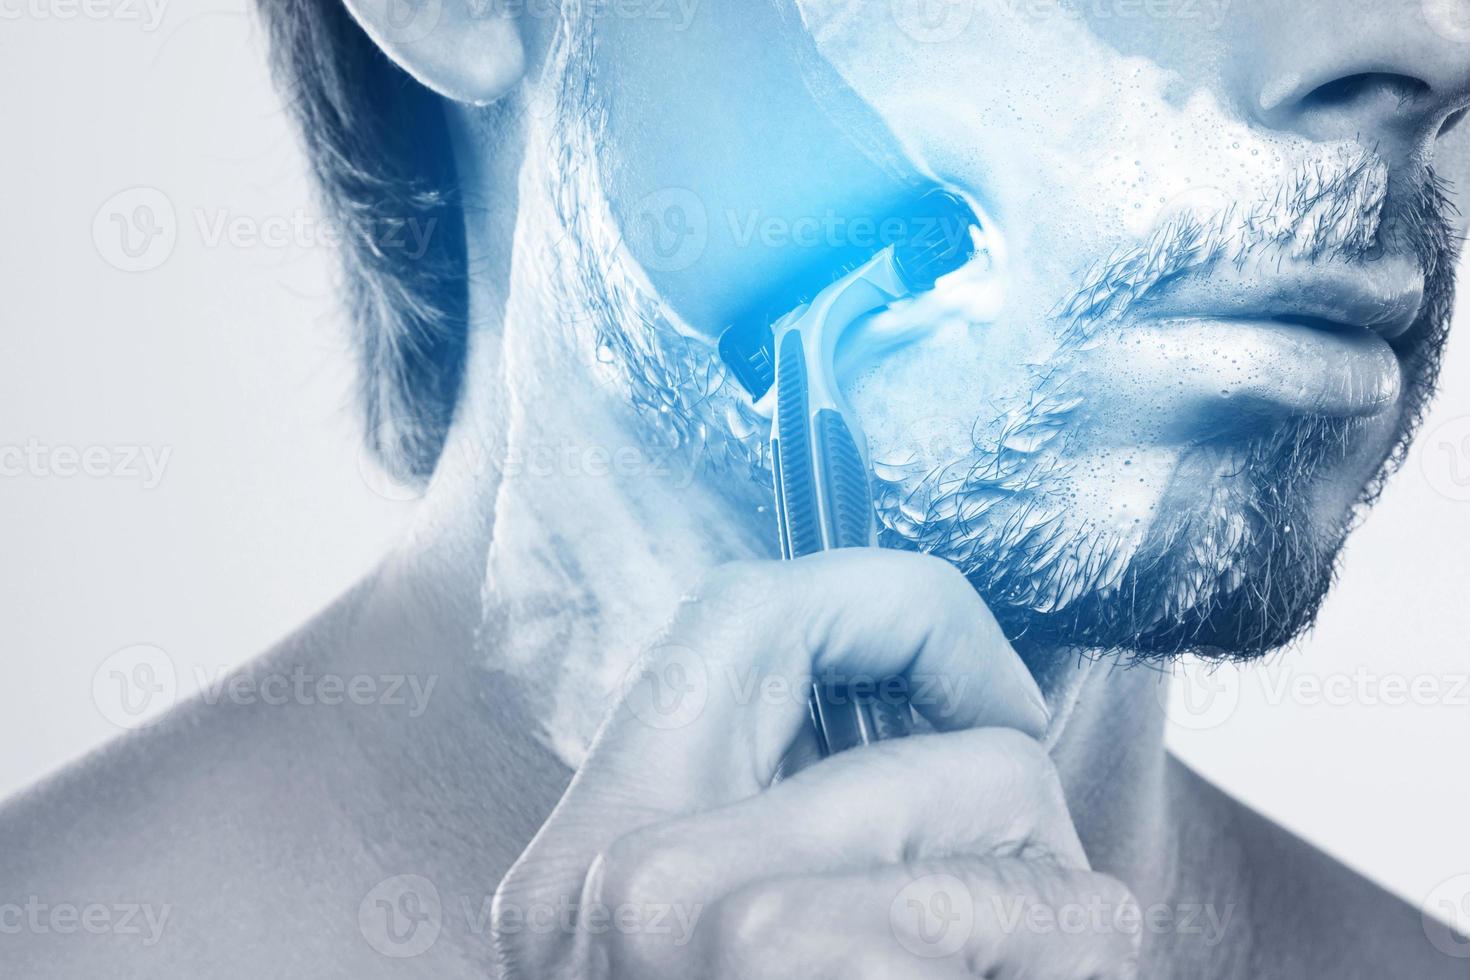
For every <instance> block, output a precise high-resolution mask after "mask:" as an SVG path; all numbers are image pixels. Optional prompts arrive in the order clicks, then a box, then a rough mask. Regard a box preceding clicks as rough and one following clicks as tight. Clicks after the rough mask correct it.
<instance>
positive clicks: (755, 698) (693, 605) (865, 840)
mask: <svg viewBox="0 0 1470 980" xmlns="http://www.w3.org/2000/svg"><path fill="white" fill-rule="evenodd" d="M834 675H836V676H840V677H842V678H864V677H866V678H881V677H889V676H894V675H902V676H904V677H906V678H908V680H909V690H910V692H911V696H912V700H913V703H914V707H915V709H916V710H917V711H918V712H919V713H920V714H921V715H922V716H923V717H924V718H925V719H926V720H927V721H928V722H929V723H930V724H931V725H932V726H933V727H934V729H936V731H935V732H933V733H929V734H918V735H914V736H911V737H909V738H904V739H898V740H894V741H890V742H882V743H878V744H875V745H871V746H867V747H864V748H860V749H854V750H851V751H849V752H845V753H842V754H839V755H836V756H834V757H832V758H830V759H827V760H824V761H822V762H820V763H817V764H816V765H813V766H811V767H809V768H807V769H804V770H802V771H800V772H798V773H796V774H795V775H794V776H792V777H790V778H788V779H782V780H780V781H774V777H775V774H776V773H777V771H778V767H779V766H780V763H781V760H782V759H783V757H784V756H785V755H786V753H787V752H788V750H789V749H790V748H791V746H792V745H793V744H795V743H796V742H798V741H799V740H800V739H801V738H803V737H804V733H805V732H806V731H807V726H808V720H807V708H806V693H805V692H806V691H807V690H808V689H809V687H808V684H809V682H810V679H811V678H812V677H813V676H815V677H816V678H817V679H822V678H825V677H830V676H834ZM634 676H635V678H636V680H635V682H634V683H633V684H632V685H631V686H630V688H629V690H628V692H627V693H626V695H625V696H624V697H623V699H622V700H621V702H620V703H619V704H618V706H617V707H616V708H615V709H614V710H613V712H612V713H611V715H610V716H609V718H608V719H607V721H606V722H605V723H604V725H603V728H602V730H601V731H600V733H599V734H598V737H597V739H596V740H595V742H594V743H593V746H592V749H591V751H590V753H589V755H588V758H587V761H586V763H585V764H584V765H583V766H582V768H581V769H580V770H579V771H578V772H577V774H576V776H575V777H574V778H573V780H572V783H571V785H570V787H569V788H568V789H567V792H566V795H565V796H564V797H563V798H562V800H561V802H560V803H559V804H558V806H557V808H556V810H555V812H553V813H552V815H551V817H550V818H549V819H548V820H547V822H546V824H545V825H544V826H543V827H542V828H541V831H540V833H539V834H537V836H536V838H535V840H533V841H532V842H531V845H530V846H529V847H528V848H527V849H526V851H525V853H524V854H522V855H521V857H520V859H519V860H518V861H517V862H516V864H515V866H514V867H513V868H512V869H511V871H510V873H509V874H508V875H507V876H506V878H505V880H504V881H503V882H502V883H501V885H500V888H499V890H498V891H497V893H496V897H495V907H494V915H493V924H494V938H495V943H496V948H497V952H498V955H499V957H500V962H501V964H502V971H503V976H504V977H506V978H507V980H520V978H527V980H548V978H558V980H597V978H615V980H665V978H667V980H674V978H678V980H689V978H741V980H746V978H760V980H780V978H786V977H790V978H802V980H808V978H813V977H834V978H836V977H840V978H842V980H859V978H869V977H871V978H884V980H888V978H894V977H1038V978H1048V980H1062V978H1070V977H1078V978H1101V977H1130V976H1133V975H1134V962H1135V959H1136V948H1137V947H1136V939H1137V932H1136V930H1133V931H1130V930H1127V929H1123V928H1115V927H1113V923H1115V922H1119V921H1127V919H1126V918H1125V916H1124V915H1123V914H1115V913H1126V912H1127V911H1128V910H1130V909H1133V908H1134V907H1135V906H1134V904H1133V900H1132V898H1131V896H1130V895H1129V894H1128V891H1127V889H1126V888H1125V887H1124V886H1123V885H1122V884H1121V883H1119V882H1118V881H1116V880H1114V879H1111V878H1108V877H1106V876H1104V875H1100V874H1095V873H1093V872H1092V871H1091V870H1090V869H1089V866H1088V862H1087V857H1086V856H1085V855H1084V854H1083V851H1082V845H1081V843H1080V842H1079V841H1078V839H1077V833H1076V830H1075V829H1074V827H1073V824H1072V820H1071V816H1070V815H1069V813H1068V812H1067V805H1066V801H1065V800H1064V799H1063V796H1062V790H1061V785H1060V783H1059V781H1058V778H1057V774H1056V771H1055V770H1054V769H1053V767H1052V764H1051V761H1050V759H1049V758H1048V756H1047V754H1046V751H1045V750H1044V749H1043V748H1042V747H1041V745H1040V743H1039V742H1038V741H1037V740H1036V739H1037V738H1038V737H1039V736H1041V735H1042V734H1043V733H1044V731H1045V728H1046V723H1047V714H1046V708H1045V705H1044V702H1043V701H1042V699H1041V694H1040V692H1039V691H1038V690H1037V688H1036V684H1035V682H1034V681H1033V680H1032V678H1031V675H1030V673H1029V672H1028V671H1027V670H1026V668H1025V666H1024V665H1023V664H1022V663H1021V661H1020V659H1019V658H1018V657H1017V656H1016V654H1015V652H1014V651H1013V650H1012V649H1011V647H1010V644H1009V643H1007V641H1006V640H1005V638H1004V636H1003V635H1002V634H1001V631H1000V629H999V627H998V626H997V625H996V623H995V620H994V618H993V617H992V616H991V615H990V612H989V610H988V609H987V608H986V607H985V605H984V603H983V602H981V601H980V599H979V598H978V597H977V596H976V594H975V592H974V590H973V589H972V588H971V587H970V586H969V584H968V583H967V582H966V581H965V580H964V578H963V577H962V576H961V575H960V574H959V573H958V572H956V571H955V570H954V569H953V568H951V567H950V566H949V565H947V564H945V563H943V562H941V561H939V560H937V559H933V558H928V557H923V556H918V555H913V554H906V553H901V552H891V551H879V550H874V549H851V550H845V551H836V552H828V553H826V554H822V555H816V556H813V557H811V558H803V559H801V560H799V561H795V562H758V563H741V564H737V565H732V566H725V567H724V568H722V569H720V570H718V571H716V572H715V573H714V574H713V575H711V576H710V577H709V579H708V580H707V581H706V582H705V583H704V584H703V586H702V587H701V588H700V589H698V590H697V591H696V592H695V593H694V594H693V595H692V596H691V597H689V598H687V599H685V600H684V601H683V603H682V604H681V606H680V609H679V611H678V614H677V616H676V617H675V619H674V621H673V623H672V624H671V625H670V626H669V627H668V629H667V630H666V632H665V634H664V636H663V638H662V640H661V641H660V642H659V643H658V644H657V645H656V646H655V648H654V649H653V650H652V651H651V652H650V653H649V655H648V656H647V658H645V660H644V662H643V664H642V666H641V667H640V669H639V670H638V671H637V672H636V673H635V675H634ZM804 682H805V683H804ZM926 692H927V693H926ZM1088 910H1091V911H1090V912H1089V911H1088ZM1069 911H1070V912H1071V913H1072V915H1071V916H1070V918H1069V917H1068V913H1069ZM1099 911H1101V913H1102V914H1100V915H1099V914H1098V913H1099ZM1048 916H1050V917H1051V918H1050V920H1048ZM1048 921H1050V925H1048ZM1131 921H1133V922H1137V921H1138V920H1137V918H1136V915H1135V916H1133V917H1132V920H1131ZM1070 923H1080V925H1081V928H1067V926H1068V925H1069V924H1070Z"/></svg>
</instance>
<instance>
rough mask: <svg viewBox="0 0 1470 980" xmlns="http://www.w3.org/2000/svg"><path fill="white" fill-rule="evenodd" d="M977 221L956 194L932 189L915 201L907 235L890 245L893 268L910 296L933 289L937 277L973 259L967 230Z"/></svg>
mask: <svg viewBox="0 0 1470 980" xmlns="http://www.w3.org/2000/svg"><path fill="white" fill-rule="evenodd" d="M979 223H980V222H979V220H978V219H976V217H975V212H974V211H972V210H970V206H969V205H968V204H966V203H965V201H964V199H963V198H961V197H960V196H959V195H957V194H952V193H950V192H949V191H946V190H939V189H936V190H932V191H929V192H928V193H927V194H925V195H924V196H923V197H921V198H919V206H918V208H917V209H916V213H915V215H914V217H913V218H912V219H910V222H909V234H908V235H907V236H906V237H905V238H904V239H903V240H902V241H897V242H894V243H893V267H894V269H896V270H897V272H898V274H899V277H900V278H902V279H903V282H904V285H905V286H907V287H908V289H909V292H911V293H924V292H928V291H929V290H931V289H933V288H934V284H935V283H936V282H937V281H938V280H939V277H940V276H944V275H948V274H949V273H951V272H954V271H955V270H956V269H958V268H959V267H960V266H962V265H964V264H965V263H966V262H968V261H970V259H972V258H974V257H975V240H974V236H972V235H971V234H970V229H971V228H973V227H975V226H976V225H978V224H979Z"/></svg>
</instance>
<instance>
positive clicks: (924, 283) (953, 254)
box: [720, 188, 980, 401]
mask: <svg viewBox="0 0 1470 980" xmlns="http://www.w3.org/2000/svg"><path fill="white" fill-rule="evenodd" d="M891 218H893V219H896V220H887V219H885V220H882V221H879V222H878V227H879V229H880V231H881V235H880V240H879V243H878V247H877V248H875V249H874V250H873V252H872V253H869V255H868V256H867V257H871V255H872V254H876V253H877V252H879V251H882V250H883V249H884V248H888V247H889V246H892V247H893V266H894V270H895V271H896V272H897V273H898V276H899V278H900V279H901V280H902V281H903V284H904V286H905V287H906V288H907V289H908V291H909V292H910V293H922V292H927V291H928V290H930V289H933V288H934V283H935V282H936V281H937V280H938V279H939V278H940V277H941V276H943V275H945V274H947V273H950V272H953V271H955V270H956V269H958V268H959V267H960V266H962V265H964V264H965V263H966V262H968V261H969V260H970V259H971V258H973V257H974V255H975V242H974V237H973V236H972V235H971V234H970V229H971V228H974V227H978V226H979V224H980V221H979V219H978V218H976V217H975V212H974V211H972V210H971V209H970V206H969V205H968V204H966V203H965V201H964V199H963V198H961V197H960V196H959V195H957V194H953V193H951V192H949V191H946V190H943V189H941V188H933V189H931V190H928V191H926V192H925V193H923V194H921V195H919V196H918V197H917V198H914V199H912V200H911V202H910V203H909V204H908V205H906V206H905V207H904V208H902V209H901V210H899V211H898V212H897V213H896V214H894V215H892V216H891ZM864 260H865V259H864ZM859 264H861V263H860V262H852V263H850V264H847V268H840V269H838V270H837V273H836V274H835V275H831V276H829V278H828V280H827V282H822V283H807V284H805V290H806V291H805V292H803V293H801V294H796V293H795V292H792V291H788V295H787V296H785V297H784V298H781V299H779V300H775V301H774V303H775V305H776V306H778V307H784V309H782V313H781V315H780V316H778V317H772V316H770V315H769V314H762V315H752V316H751V317H749V318H747V319H746V320H744V321H742V322H740V323H736V324H734V325H733V326H731V327H730V328H729V329H727V330H726V331H725V332H724V333H723V334H721V335H720V357H721V359H722V360H723V361H724V362H725V366H726V367H728V368H729V370H730V373H731V374H732V375H734V377H735V380H737V381H739V382H740V385H741V387H743V388H744V389H745V390H746V391H747V392H749V394H750V397H751V399H752V400H754V401H759V400H760V399H761V398H762V397H763V396H764V395H765V394H766V392H768V391H770V390H771V386H772V385H774V384H775V383H776V353H775V332H774V330H773V324H774V323H776V322H779V319H781V318H784V316H789V315H790V314H789V313H787V312H785V311H789V310H792V309H793V308H795V307H798V306H799V305H800V304H801V303H802V302H804V301H805V300H806V299H809V298H810V297H811V296H813V295H815V294H816V293H818V292H820V291H821V290H822V289H823V288H825V287H826V286H827V285H829V284H830V283H831V282H832V281H834V280H836V279H838V278H840V277H841V275H843V274H845V272H846V271H848V269H851V268H855V267H856V266H857V265H859ZM772 305H773V304H772V303H771V302H768V303H767V304H766V305H765V307H761V308H762V309H765V310H769V309H770V308H771V306H772Z"/></svg>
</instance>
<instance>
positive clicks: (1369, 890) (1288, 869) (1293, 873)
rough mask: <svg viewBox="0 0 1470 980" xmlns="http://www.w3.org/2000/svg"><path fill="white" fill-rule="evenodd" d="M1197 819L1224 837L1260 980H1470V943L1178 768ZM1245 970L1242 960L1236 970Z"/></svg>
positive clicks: (1252, 967)
mask: <svg viewBox="0 0 1470 980" xmlns="http://www.w3.org/2000/svg"><path fill="white" fill-rule="evenodd" d="M1175 765H1176V769H1177V770H1179V773H1180V776H1181V778H1180V780H1179V782H1180V784H1181V785H1182V786H1183V787H1184V788H1183V790H1182V791H1183V792H1186V793H1188V794H1190V795H1192V796H1193V797H1194V800H1193V801H1192V802H1191V803H1190V804H1189V806H1190V807H1191V808H1193V809H1194V811H1195V813H1196V814H1198V813H1199V812H1200V811H1201V810H1203V811H1206V812H1209V813H1210V814H1211V815H1212V818H1207V819H1206V820H1204V821H1201V822H1202V823H1203V824H1204V825H1205V826H1213V827H1214V828H1215V829H1216V832H1218V833H1220V835H1221V836H1222V837H1223V840H1222V841H1221V844H1222V845H1223V849H1224V851H1225V852H1228V858H1227V859H1226V860H1227V861H1228V863H1229V865H1230V866H1231V872H1232V873H1233V875H1234V877H1235V878H1236V880H1237V885H1236V888H1235V892H1236V894H1238V895H1239V896H1240V897H1241V899H1242V903H1241V904H1242V908H1241V909H1240V910H1239V911H1238V912H1237V914H1238V915H1243V916H1244V917H1245V918H1246V920H1247V921H1246V922H1245V923H1243V924H1244V925H1246V926H1247V927H1248V929H1249V964H1248V967H1246V969H1245V970H1244V974H1245V975H1249V976H1252V977H1258V978H1268V977H1270V978H1274V977H1282V978H1287V977H1290V978H1292V980H1304V978H1314V977H1324V978H1325V977H1331V978H1333V980H1353V978H1360V977H1361V978H1364V980H1369V978H1374V980H1378V978H1383V977H1415V978H1420V980H1433V978H1438V977H1444V978H1451V977H1453V978H1459V980H1464V978H1466V977H1470V959H1466V958H1463V956H1454V955H1450V953H1447V952H1446V950H1447V949H1448V950H1450V951H1452V952H1453V951H1461V952H1462V953H1463V954H1470V945H1466V944H1464V943H1463V942H1460V941H1458V940H1456V939H1455V937H1454V936H1453V935H1452V934H1451V933H1450V932H1449V931H1448V930H1447V929H1446V928H1445V927H1444V926H1443V925H1442V924H1440V923H1439V922H1438V920H1436V919H1434V918H1433V917H1432V916H1428V915H1426V913H1425V911H1424V910H1423V909H1421V908H1420V907H1419V906H1417V905H1414V904H1411V903H1409V902H1406V901H1404V900H1403V899H1402V898H1400V897H1398V896H1397V895H1395V894H1393V893H1392V892H1389V891H1388V890H1387V889H1385V888H1383V887H1382V886H1380V885H1378V884H1376V883H1375V882H1373V881H1371V880H1370V879H1368V878H1367V877H1365V876H1364V875H1362V874H1359V873H1358V872H1356V871H1354V870H1353V869H1352V868H1350V867H1349V866H1348V865H1346V864H1344V863H1343V862H1342V861H1340V860H1339V859H1337V858H1335V857H1333V856H1332V855H1330V854H1327V853H1326V852H1324V851H1322V850H1320V849H1319V848H1317V847H1315V846H1313V845H1311V844H1309V843H1308V842H1307V841H1305V840H1303V839H1302V838H1301V837H1299V836H1297V835H1296V834H1294V833H1292V832H1291V831H1289V830H1287V829H1286V828H1284V827H1282V826H1281V825H1279V824H1277V823H1275V822H1273V821H1272V820H1270V819H1268V818H1266V817H1265V816H1263V815H1262V814H1260V813H1258V812H1257V811H1255V810H1253V809H1251V808H1250V807H1248V806H1246V805H1245V804H1243V803H1241V802H1239V801H1238V800H1235V799H1233V798H1231V797H1230V796H1228V795H1226V794H1225V793H1223V792H1222V791H1220V790H1219V789H1218V788H1216V787H1215V786H1213V785H1211V784H1210V783H1208V782H1207V781H1206V780H1204V779H1202V778H1201V777H1200V776H1198V775H1197V774H1195V773H1193V772H1192V771H1190V770H1188V769H1187V768H1186V767H1184V766H1183V765H1182V764H1180V763H1176V764H1175ZM1242 965H1244V964H1242Z"/></svg>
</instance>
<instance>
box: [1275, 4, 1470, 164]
mask: <svg viewBox="0 0 1470 980" xmlns="http://www.w3.org/2000/svg"><path fill="white" fill-rule="evenodd" d="M1253 7H1257V8H1258V10H1259V16H1261V17H1263V18H1269V23H1268V24H1258V25H1257V27H1258V28H1264V27H1269V28H1270V29H1269V30H1257V31H1255V32H1253V33H1254V35H1255V38H1256V39H1257V41H1258V43H1260V41H1262V40H1264V42H1265V43H1263V44H1261V45H1260V48H1259V50H1260V52H1261V57H1260V58H1258V59H1250V60H1251V61H1253V62H1254V68H1253V69H1252V72H1253V74H1255V76H1256V77H1255V78H1253V79H1252V80H1251V84H1250V85H1249V87H1248V90H1254V92H1255V93H1256V100H1255V101H1256V106H1254V107H1253V109H1254V113H1255V115H1256V116H1257V118H1258V119H1259V121H1260V122H1262V123H1263V124H1265V125H1267V126H1269V127H1271V128H1275V129H1282V130H1289V131H1293V132H1297V133H1300V134H1302V135H1304V136H1308V137H1310V138H1312V139H1315V140H1333V139H1356V140H1358V141H1361V142H1363V143H1366V144H1371V145H1373V146H1375V147H1376V148H1377V149H1378V151H1379V152H1380V153H1382V154H1383V155H1385V156H1387V157H1389V158H1390V159H1393V158H1397V160H1395V162H1398V163H1401V164H1412V163H1418V164H1421V165H1427V164H1428V163H1429V162H1430V161H1431V160H1432V157H1433V153H1434V146H1435V142H1436V140H1437V138H1438V137H1439V136H1441V135H1443V134H1444V133H1446V132H1448V131H1449V130H1450V129H1452V128H1453V127H1454V126H1455V125H1456V124H1457V123H1459V121H1460V118H1461V117H1462V116H1463V115H1464V111H1465V107H1466V105H1467V104H1470V4H1466V3H1465V0H1322V2H1314V3H1303V2H1300V0H1259V3H1258V4H1253Z"/></svg>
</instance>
